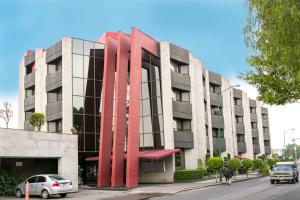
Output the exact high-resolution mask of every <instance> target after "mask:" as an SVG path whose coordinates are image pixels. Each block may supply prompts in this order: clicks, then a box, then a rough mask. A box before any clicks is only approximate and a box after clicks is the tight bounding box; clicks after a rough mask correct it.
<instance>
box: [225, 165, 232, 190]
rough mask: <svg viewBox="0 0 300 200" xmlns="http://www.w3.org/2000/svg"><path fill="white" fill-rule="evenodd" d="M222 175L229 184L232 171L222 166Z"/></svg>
mask: <svg viewBox="0 0 300 200" xmlns="http://www.w3.org/2000/svg"><path fill="white" fill-rule="evenodd" d="M224 176H225V179H226V183H228V184H229V185H231V178H232V176H233V173H232V171H231V170H230V169H229V168H228V167H227V166H225V167H224Z"/></svg>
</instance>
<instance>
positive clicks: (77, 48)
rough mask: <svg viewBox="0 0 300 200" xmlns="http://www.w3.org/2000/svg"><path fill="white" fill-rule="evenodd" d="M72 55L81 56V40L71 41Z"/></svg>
mask: <svg viewBox="0 0 300 200" xmlns="http://www.w3.org/2000/svg"><path fill="white" fill-rule="evenodd" d="M73 53H77V54H83V40H78V39H73Z"/></svg>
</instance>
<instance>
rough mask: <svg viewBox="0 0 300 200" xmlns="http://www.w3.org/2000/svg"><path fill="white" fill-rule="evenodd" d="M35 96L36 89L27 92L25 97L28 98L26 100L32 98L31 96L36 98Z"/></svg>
mask: <svg viewBox="0 0 300 200" xmlns="http://www.w3.org/2000/svg"><path fill="white" fill-rule="evenodd" d="M34 94H35V89H34V87H33V88H30V89H26V90H25V97H26V98H28V97H31V96H34Z"/></svg>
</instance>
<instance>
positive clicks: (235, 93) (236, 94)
mask: <svg viewBox="0 0 300 200" xmlns="http://www.w3.org/2000/svg"><path fill="white" fill-rule="evenodd" d="M232 91H233V97H236V98H243V91H242V90H239V89H236V88H233V89H232Z"/></svg>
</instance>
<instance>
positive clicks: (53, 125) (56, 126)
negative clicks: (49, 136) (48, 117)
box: [48, 119, 62, 133]
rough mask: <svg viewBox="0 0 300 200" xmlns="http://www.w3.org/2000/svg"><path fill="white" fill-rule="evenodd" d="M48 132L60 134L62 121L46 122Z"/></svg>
mask: <svg viewBox="0 0 300 200" xmlns="http://www.w3.org/2000/svg"><path fill="white" fill-rule="evenodd" d="M48 132H50V133H61V132H62V119H58V120H55V121H49V122H48Z"/></svg>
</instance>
